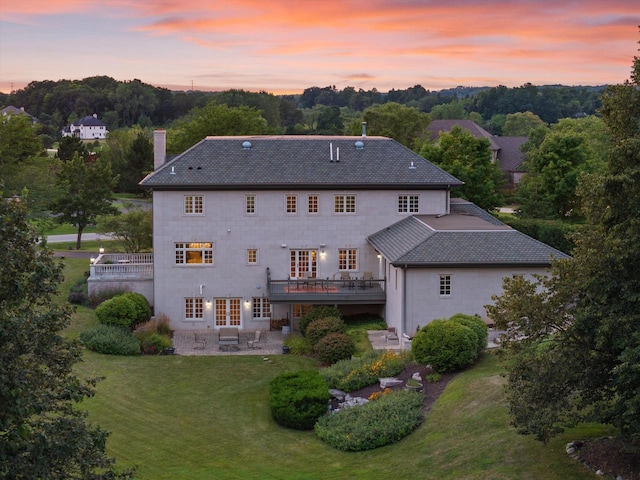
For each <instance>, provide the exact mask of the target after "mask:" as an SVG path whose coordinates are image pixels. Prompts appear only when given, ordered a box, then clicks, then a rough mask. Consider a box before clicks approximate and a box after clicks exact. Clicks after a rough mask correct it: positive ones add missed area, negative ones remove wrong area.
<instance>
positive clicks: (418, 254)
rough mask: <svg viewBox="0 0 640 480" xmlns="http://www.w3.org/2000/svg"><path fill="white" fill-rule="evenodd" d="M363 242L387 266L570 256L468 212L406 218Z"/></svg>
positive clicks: (511, 262)
mask: <svg viewBox="0 0 640 480" xmlns="http://www.w3.org/2000/svg"><path fill="white" fill-rule="evenodd" d="M368 241H369V243H370V244H371V245H372V246H373V247H374V248H375V249H376V250H377V251H378V252H380V253H381V254H383V255H384V256H385V257H386V258H387V259H388V260H389V261H390V262H391V263H392V264H393V265H402V266H407V267H447V266H449V267H491V266H548V265H550V264H551V258H552V257H554V258H558V259H560V258H570V257H569V255H566V254H564V253H562V252H560V251H559V250H556V249H555V248H552V247H550V246H548V245H546V244H544V243H542V242H539V241H537V240H535V239H533V238H531V237H529V236H527V235H525V234H523V233H520V232H518V231H517V230H514V229H512V228H511V227H509V226H507V225H505V224H502V223H501V222H498V224H494V223H489V222H487V221H485V220H484V219H482V218H480V217H476V216H473V215H469V214H456V213H453V214H450V215H444V216H433V215H420V216H411V217H407V218H405V219H403V220H401V221H399V222H397V223H395V224H393V225H391V226H390V227H387V228H385V229H383V230H380V231H379V232H376V233H374V234H373V235H371V236H369V238H368Z"/></svg>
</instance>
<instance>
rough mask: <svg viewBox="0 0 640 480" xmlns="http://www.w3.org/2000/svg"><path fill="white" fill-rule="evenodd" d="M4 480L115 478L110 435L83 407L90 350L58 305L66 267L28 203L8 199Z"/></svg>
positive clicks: (2, 300)
mask: <svg viewBox="0 0 640 480" xmlns="http://www.w3.org/2000/svg"><path fill="white" fill-rule="evenodd" d="M0 218H2V222H0V265H2V268H1V269H0V477H1V478H7V479H49V480H69V479H71V480H73V479H77V480H87V479H89V480H103V479H104V480H107V479H113V478H121V479H124V478H132V477H131V474H132V472H127V473H120V474H117V473H115V472H114V470H113V468H114V460H113V459H111V458H109V457H108V456H107V455H106V454H105V446H106V443H105V442H106V439H107V435H108V434H107V432H105V431H103V430H101V429H100V428H99V427H94V426H89V425H88V424H87V422H86V413H85V412H83V411H82V410H80V409H79V408H77V404H78V402H80V401H81V400H83V399H84V398H87V397H90V396H92V395H93V394H94V389H93V385H94V383H95V382H94V381H89V382H85V381H83V380H81V379H80V378H78V377H77V376H76V374H75V373H74V369H73V367H74V365H75V364H76V363H77V362H78V361H80V360H81V358H82V350H81V347H80V346H79V345H78V344H77V343H76V342H71V341H68V340H66V339H65V338H64V337H63V336H62V334H61V332H62V330H63V329H64V328H65V327H66V326H67V325H68V323H69V317H70V309H69V307H68V305H58V304H57V303H55V302H54V301H53V298H52V297H53V295H55V294H56V292H57V288H58V284H59V283H60V281H61V280H62V265H61V264H60V263H59V262H56V261H55V260H54V258H53V257H52V254H51V252H50V251H49V250H47V249H46V248H44V247H41V246H39V245H38V243H39V242H38V240H39V239H38V237H37V236H36V235H35V233H34V232H33V231H32V230H31V229H30V227H29V226H28V223H27V218H26V205H25V202H23V201H18V200H9V201H8V200H4V201H0Z"/></svg>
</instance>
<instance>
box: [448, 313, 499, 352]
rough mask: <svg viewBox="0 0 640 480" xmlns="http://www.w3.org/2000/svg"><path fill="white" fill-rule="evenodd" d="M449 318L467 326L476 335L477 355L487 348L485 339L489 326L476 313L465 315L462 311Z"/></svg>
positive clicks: (487, 337)
mask: <svg viewBox="0 0 640 480" xmlns="http://www.w3.org/2000/svg"><path fill="white" fill-rule="evenodd" d="M449 320H453V321H454V322H458V323H459V324H461V325H464V326H465V327H469V328H470V329H471V330H473V331H474V333H475V334H476V335H477V336H478V344H477V345H478V355H480V354H481V353H482V352H484V349H485V348H487V340H488V339H489V327H487V324H486V323H484V321H483V320H482V319H481V318H480V317H479V316H477V315H465V314H464V313H456V314H455V315H454V316H453V317H451V318H450V319H449Z"/></svg>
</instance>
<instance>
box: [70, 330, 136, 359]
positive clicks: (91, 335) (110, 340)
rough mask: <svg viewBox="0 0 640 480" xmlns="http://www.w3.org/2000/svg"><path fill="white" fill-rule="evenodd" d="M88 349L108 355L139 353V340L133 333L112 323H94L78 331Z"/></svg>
mask: <svg viewBox="0 0 640 480" xmlns="http://www.w3.org/2000/svg"><path fill="white" fill-rule="evenodd" d="M80 341H81V342H82V343H83V344H84V346H85V347H87V348H88V349H89V350H93V351H94V352H98V353H106V354H109V355H140V342H138V339H137V338H136V337H135V336H134V335H133V333H131V332H128V331H126V330H124V329H123V328H121V327H117V326H114V325H96V326H95V327H93V328H90V329H89V330H85V331H84V332H82V333H80Z"/></svg>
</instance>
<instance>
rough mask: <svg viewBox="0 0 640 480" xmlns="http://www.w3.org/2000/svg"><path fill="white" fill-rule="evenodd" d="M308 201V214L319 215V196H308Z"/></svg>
mask: <svg viewBox="0 0 640 480" xmlns="http://www.w3.org/2000/svg"><path fill="white" fill-rule="evenodd" d="M307 200H308V210H307V211H308V212H309V213H310V214H312V215H314V214H317V213H318V212H319V210H318V195H315V194H314V195H309V196H307Z"/></svg>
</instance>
